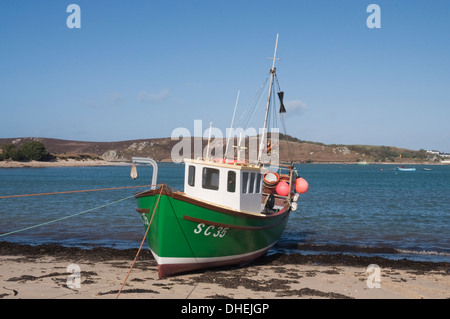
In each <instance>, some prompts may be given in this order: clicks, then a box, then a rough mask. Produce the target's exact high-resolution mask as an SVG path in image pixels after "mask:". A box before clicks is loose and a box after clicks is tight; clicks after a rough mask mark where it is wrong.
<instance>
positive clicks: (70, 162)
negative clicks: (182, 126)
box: [0, 159, 450, 168]
mask: <svg viewBox="0 0 450 319" xmlns="http://www.w3.org/2000/svg"><path fill="white" fill-rule="evenodd" d="M159 162H164V163H169V162H171V161H170V160H161V161H159ZM130 164H131V163H130V162H124V161H121V162H120V161H119V162H113V161H105V160H93V159H87V160H74V159H64V160H61V159H58V160H56V161H48V162H41V161H23V162H20V161H0V168H26V167H28V168H29V167H35V168H42V167H101V166H128V165H130ZM294 164H342V165H357V164H358V162H312V163H294ZM448 164H450V163H428V162H420V163H412V162H403V163H401V162H398V163H397V162H396V163H386V162H368V164H367V165H397V166H399V165H409V166H413V165H430V166H431V165H433V166H434V165H448ZM361 166H366V165H361Z"/></svg>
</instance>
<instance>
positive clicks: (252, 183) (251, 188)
mask: <svg viewBox="0 0 450 319" xmlns="http://www.w3.org/2000/svg"><path fill="white" fill-rule="evenodd" d="M248 186H249V190H248V192H249V193H254V190H255V173H250V185H248Z"/></svg>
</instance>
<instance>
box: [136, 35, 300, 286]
mask: <svg viewBox="0 0 450 319" xmlns="http://www.w3.org/2000/svg"><path fill="white" fill-rule="evenodd" d="M277 45H278V35H277V39H276V44H275V53H274V57H273V64H272V68H271V69H270V86H269V93H268V94H269V96H268V99H267V105H266V109H265V118H264V130H262V132H263V134H262V136H261V144H260V146H259V156H258V158H257V161H255V162H251V161H246V160H242V159H240V158H239V154H234V155H237V156H235V157H234V158H225V157H222V158H211V157H208V156H206V157H199V158H195V159H193V158H185V159H184V165H185V172H184V174H185V175H184V190H183V191H181V190H178V189H174V188H173V187H171V186H170V185H165V184H162V185H158V186H156V187H155V186H153V187H152V189H150V190H148V191H145V192H142V193H138V194H136V196H135V197H136V199H137V206H138V208H137V209H136V211H137V212H138V213H139V214H140V215H141V217H142V220H143V223H144V227H145V229H146V232H147V243H148V246H149V248H150V250H151V252H152V254H153V256H154V258H155V260H156V262H157V264H158V275H159V277H160V278H163V277H166V276H170V275H173V274H177V273H182V272H188V271H195V270H199V269H203V268H211V267H217V266H225V265H236V264H243V263H247V262H250V261H253V260H254V259H256V258H258V257H261V256H262V255H264V254H265V253H266V252H267V251H268V250H269V249H270V248H271V247H272V246H273V245H274V244H275V243H276V242H277V241H278V240H279V238H280V236H281V235H282V234H283V232H284V229H285V227H286V223H287V222H288V218H289V214H290V212H291V211H293V210H294V211H295V210H296V209H297V200H298V198H299V193H304V192H306V191H307V189H308V183H307V182H306V180H305V179H303V178H302V177H299V176H298V173H297V171H296V170H295V169H294V166H293V165H292V164H279V165H278V169H277V170H274V169H273V167H272V166H270V167H269V166H268V165H267V163H264V161H263V160H262V157H261V150H262V147H264V148H265V147H266V145H268V144H267V143H266V140H267V132H266V129H267V118H268V114H270V112H271V111H270V110H271V108H272V107H273V105H272V104H274V101H273V99H272V98H271V96H273V93H272V90H273V87H274V85H273V83H274V78H275V77H276V69H275V60H277V59H276V51H277ZM280 93H282V92H278V96H279V102H278V103H279V104H280V112H281V113H284V112H286V110H285V108H284V105H283V101H282V96H283V94H280ZM235 147H236V146H235ZM236 150H238V147H236ZM133 161H134V162H135V163H145V162H147V163H151V164H152V165H153V166H154V176H153V179H154V180H153V181H152V183H153V184H156V179H155V169H156V172H157V164H156V162H154V161H151V160H146V159H142V158H133ZM149 161H150V162H149ZM271 167H272V168H271Z"/></svg>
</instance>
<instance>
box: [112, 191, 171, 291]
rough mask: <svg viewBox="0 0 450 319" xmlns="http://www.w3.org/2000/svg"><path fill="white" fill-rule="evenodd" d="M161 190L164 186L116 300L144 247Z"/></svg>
mask: <svg viewBox="0 0 450 319" xmlns="http://www.w3.org/2000/svg"><path fill="white" fill-rule="evenodd" d="M163 189H164V185H161V187H160V191H159V196H158V200H157V201H156V205H155V208H154V209H153V213H152V217H151V218H150V222H149V223H148V226H147V230H146V231H145V234H144V237H143V238H142V241H141V245H140V246H139V249H138V251H137V253H136V256H135V257H134V260H133V262H132V263H131V266H130V269H129V270H128V272H127V275H126V277H125V279H124V281H123V283H122V286H121V287H120V289H119V291H118V293H117V296H116V299H118V298H119V296H120V293H121V292H122V289H123V287H124V286H125V283H126V282H127V280H128V277H129V276H130V273H131V270H132V269H133V267H134V263H135V262H136V260H137V258H138V256H139V253H140V252H141V249H142V246H143V245H144V242H145V238H146V237H147V234H148V231H149V230H150V226H151V225H152V221H153V216H155V212H156V208H157V207H158V205H159V200H160V199H161V194H162V192H163Z"/></svg>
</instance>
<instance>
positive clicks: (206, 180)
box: [202, 167, 219, 191]
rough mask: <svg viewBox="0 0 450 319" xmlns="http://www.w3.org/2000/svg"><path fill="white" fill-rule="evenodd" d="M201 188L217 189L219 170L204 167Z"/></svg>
mask: <svg viewBox="0 0 450 319" xmlns="http://www.w3.org/2000/svg"><path fill="white" fill-rule="evenodd" d="M202 187H203V188H205V189H212V190H215V191H216V190H218V189H219V170H218V169H215V168H209V167H204V168H203V178H202Z"/></svg>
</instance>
